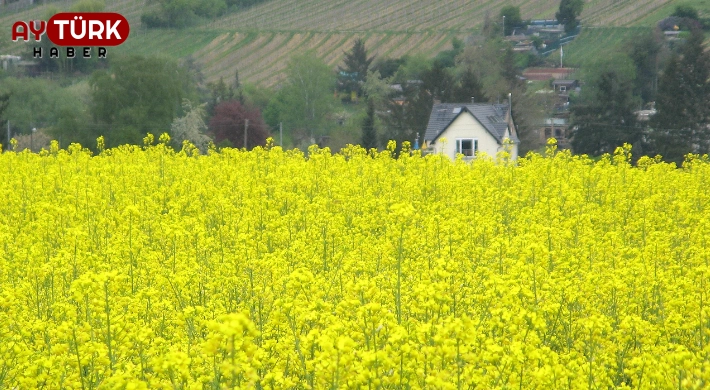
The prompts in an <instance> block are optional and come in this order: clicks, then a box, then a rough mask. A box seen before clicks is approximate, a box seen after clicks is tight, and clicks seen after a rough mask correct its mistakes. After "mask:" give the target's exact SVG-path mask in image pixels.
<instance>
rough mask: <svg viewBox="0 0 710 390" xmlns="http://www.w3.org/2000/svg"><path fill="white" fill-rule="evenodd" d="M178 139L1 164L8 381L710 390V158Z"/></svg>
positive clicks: (2, 318)
mask: <svg viewBox="0 0 710 390" xmlns="http://www.w3.org/2000/svg"><path fill="white" fill-rule="evenodd" d="M161 138H162V140H163V142H161V143H160V144H158V145H154V146H149V147H147V148H145V149H142V148H139V147H121V148H117V149H105V150H103V151H102V152H101V154H100V155H98V156H92V155H91V154H90V153H89V152H87V151H85V150H81V147H80V146H77V145H74V146H72V147H71V148H70V149H69V150H59V149H58V148H57V147H56V145H52V146H51V147H50V149H49V150H47V151H45V152H44V153H42V154H32V153H3V154H1V155H0V166H3V167H6V169H2V170H0V191H2V192H3V194H4V201H3V202H0V237H1V238H2V243H3V245H1V246H0V269H2V270H3V272H2V273H0V308H1V309H0V324H1V325H2V326H0V372H2V373H3V375H2V376H0V387H2V388H9V389H14V388H18V389H35V388H42V387H44V388H61V387H64V388H77V389H78V388H82V387H83V388H85V389H90V388H104V387H106V388H127V389H130V388H136V389H140V388H160V389H162V388H171V389H172V388H182V389H189V388H205V387H207V388H264V389H270V388H306V387H308V388H313V389H328V388H333V389H336V388H368V387H370V388H377V387H380V388H391V389H392V388H400V389H401V388H412V389H421V388H442V389H449V388H453V389H456V388H464V389H467V388H486V389H488V388H506V389H518V388H523V389H534V388H537V389H558V388H570V389H588V388H589V387H599V388H639V389H642V390H645V389H668V388H675V389H678V388H703V387H704V386H705V384H707V383H708V381H710V367H709V363H708V362H709V360H708V354H710V322H708V319H709V318H710V317H708V283H710V280H708V278H709V276H708V272H707V271H708V268H707V267H708V266H707V250H706V246H707V237H708V235H709V234H710V224H709V223H708V219H707V215H708V205H710V194H709V193H708V192H707V191H706V188H707V178H708V177H709V176H710V163H708V161H707V159H702V158H697V157H696V158H694V159H690V160H689V161H688V163H687V164H686V168H685V169H675V168H674V166H673V165H668V164H665V163H658V162H656V161H655V160H653V159H649V158H645V159H642V160H641V161H639V167H632V166H631V165H630V164H629V163H628V153H629V149H628V148H625V149H619V150H617V151H616V152H615V153H614V155H613V156H609V155H607V156H605V157H603V158H601V159H600V160H599V161H597V162H594V161H592V160H590V159H589V158H586V157H579V156H571V155H570V154H569V153H566V152H561V153H557V154H555V152H554V148H552V147H550V149H549V153H548V156H547V157H541V156H539V155H532V156H530V157H529V158H527V159H523V160H522V161H520V162H519V164H518V166H515V165H513V164H508V165H506V164H499V165H496V164H494V163H493V162H491V161H488V160H485V159H479V160H476V161H475V162H473V163H471V164H466V163H463V162H461V161H458V162H451V161H448V160H447V159H446V158H445V157H442V156H437V155H430V156H427V157H424V158H421V157H419V155H418V154H416V152H415V155H414V156H413V157H410V156H409V154H408V153H403V154H402V156H401V158H399V159H393V158H392V157H391V151H390V150H386V151H383V152H381V153H377V154H375V156H374V158H373V157H371V156H368V155H367V154H366V151H365V150H364V149H362V148H359V147H350V148H347V149H346V150H344V151H343V153H342V154H337V155H332V154H330V153H329V152H328V151H327V150H322V149H317V148H312V149H311V152H310V154H309V158H305V157H304V155H303V154H302V153H300V152H298V151H284V150H283V149H282V148H280V147H271V148H268V149H267V148H255V149H254V150H253V151H250V152H243V151H239V150H230V149H228V150H224V151H221V152H215V151H211V152H210V153H209V155H208V156H199V157H190V156H191V153H190V151H189V150H185V151H183V152H179V153H178V152H175V151H173V150H172V149H171V148H167V147H166V146H165V145H164V142H165V141H167V139H166V137H161ZM99 149H103V148H99ZM10 168H11V169H10ZM472 205H475V207H472Z"/></svg>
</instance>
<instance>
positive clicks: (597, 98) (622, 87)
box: [570, 71, 643, 156]
mask: <svg viewBox="0 0 710 390" xmlns="http://www.w3.org/2000/svg"><path fill="white" fill-rule="evenodd" d="M631 89H632V85H631V82H630V81H629V80H624V79H623V78H622V77H620V76H619V75H618V74H617V73H616V72H614V71H606V72H604V73H602V74H601V75H600V77H599V79H598V80H597V81H596V82H595V83H594V84H593V85H591V86H589V87H587V88H586V89H585V96H584V97H583V99H582V101H580V102H578V103H575V104H574V105H572V107H571V110H570V111H571V115H572V123H571V126H572V128H573V129H575V130H574V132H573V140H572V148H573V149H574V151H575V153H583V154H589V155H592V156H598V155H601V154H604V153H613V152H614V150H615V149H616V147H618V146H621V145H623V144H624V143H629V144H632V145H634V144H635V145H639V142H640V141H641V139H642V135H643V129H642V128H641V127H640V126H639V125H638V123H637V121H636V115H635V114H634V108H635V102H634V101H633V99H632V95H631Z"/></svg>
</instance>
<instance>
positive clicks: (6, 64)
mask: <svg viewBox="0 0 710 390" xmlns="http://www.w3.org/2000/svg"><path fill="white" fill-rule="evenodd" d="M21 60H22V58H20V56H13V55H0V64H2V69H3V70H8V69H10V68H11V67H12V66H16V65H17V64H19V63H20V61H21Z"/></svg>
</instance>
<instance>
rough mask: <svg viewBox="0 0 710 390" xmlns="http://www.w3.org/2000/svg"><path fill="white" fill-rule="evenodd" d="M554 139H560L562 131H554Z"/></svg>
mask: <svg viewBox="0 0 710 390" xmlns="http://www.w3.org/2000/svg"><path fill="white" fill-rule="evenodd" d="M555 138H562V129H555Z"/></svg>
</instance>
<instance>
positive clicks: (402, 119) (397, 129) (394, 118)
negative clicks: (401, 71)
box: [380, 84, 434, 150]
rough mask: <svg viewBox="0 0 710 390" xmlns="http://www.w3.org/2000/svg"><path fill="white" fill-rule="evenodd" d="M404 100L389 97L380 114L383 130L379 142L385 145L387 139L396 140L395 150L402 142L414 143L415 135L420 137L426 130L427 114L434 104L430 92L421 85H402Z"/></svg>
mask: <svg viewBox="0 0 710 390" xmlns="http://www.w3.org/2000/svg"><path fill="white" fill-rule="evenodd" d="M403 92H404V96H405V100H404V102H401V101H398V100H395V99H390V100H389V101H388V102H387V103H386V107H385V109H386V111H385V112H384V113H383V115H382V116H381V118H382V121H383V122H384V129H383V130H384V131H383V132H382V134H381V137H380V144H381V145H386V144H387V142H388V141H389V140H394V141H396V142H397V150H399V148H401V146H402V142H404V141H409V142H411V143H414V139H415V138H416V135H417V134H419V137H420V139H421V138H422V137H423V135H424V132H425V131H426V127H427V124H428V122H429V115H430V114H431V109H432V106H433V104H434V100H433V97H432V95H431V93H430V92H429V91H428V90H427V89H426V88H424V87H422V86H421V85H417V84H413V85H408V84H405V85H403Z"/></svg>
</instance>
